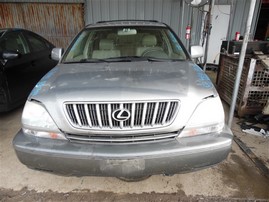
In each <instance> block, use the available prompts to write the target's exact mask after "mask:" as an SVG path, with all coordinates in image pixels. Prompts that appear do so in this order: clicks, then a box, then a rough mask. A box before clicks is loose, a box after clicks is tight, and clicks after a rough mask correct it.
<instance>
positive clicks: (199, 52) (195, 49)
mask: <svg viewBox="0 0 269 202" xmlns="http://www.w3.org/2000/svg"><path fill="white" fill-rule="evenodd" d="M203 56H204V49H203V47H202V46H192V47H191V57H192V58H193V59H195V58H200V57H203Z"/></svg>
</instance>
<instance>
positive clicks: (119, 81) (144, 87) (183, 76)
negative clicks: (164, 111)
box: [30, 61, 215, 101]
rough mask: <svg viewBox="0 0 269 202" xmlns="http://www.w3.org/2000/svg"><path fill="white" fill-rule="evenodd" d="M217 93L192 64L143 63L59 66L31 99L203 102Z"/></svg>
mask: <svg viewBox="0 0 269 202" xmlns="http://www.w3.org/2000/svg"><path fill="white" fill-rule="evenodd" d="M214 93H215V92H214V88H213V85H212V83H211V81H210V80H209V78H208V77H207V76H206V75H205V74H204V73H203V71H202V70H201V69H200V68H199V67H198V66H197V65H194V64H193V63H192V62H188V61H179V62H146V61H145V62H144V61H143V62H117V63H115V62H114V63H82V64H59V65H58V66H57V67H56V68H54V69H53V70H52V71H50V72H49V73H48V74H47V75H46V76H44V77H43V79H42V80H41V81H40V82H39V83H38V84H37V85H36V87H35V88H34V89H33V91H32V93H31V96H30V97H31V98H33V99H37V100H40V101H43V100H44V101H45V100H47V99H55V98H56V99H63V100H65V101H126V100H152V99H153V100H154V99H179V98H182V97H186V96H193V97H197V98H199V99H202V98H204V97H207V96H210V95H212V94H214ZM190 94H191V95H190Z"/></svg>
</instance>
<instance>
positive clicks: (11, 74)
mask: <svg viewBox="0 0 269 202" xmlns="http://www.w3.org/2000/svg"><path fill="white" fill-rule="evenodd" d="M0 45H1V49H2V51H15V52H17V53H19V57H18V58H15V59H10V60H7V61H5V64H4V65H3V67H2V69H3V72H2V74H3V75H2V84H1V85H2V88H3V89H4V91H5V95H6V98H7V102H8V104H9V105H18V104H21V103H22V102H23V101H24V100H25V99H26V97H27V96H28V93H29V82H28V81H27V76H28V71H29V69H31V66H32V64H31V53H30V48H29V45H28V44H27V41H26V40H25V38H24V37H23V35H22V32H21V31H20V30H15V31H9V32H7V33H5V35H4V36H2V37H1V39H0Z"/></svg>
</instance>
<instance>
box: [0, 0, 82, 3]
mask: <svg viewBox="0 0 269 202" xmlns="http://www.w3.org/2000/svg"><path fill="white" fill-rule="evenodd" d="M0 2H5V3H84V2H85V0H0Z"/></svg>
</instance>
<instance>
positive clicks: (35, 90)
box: [30, 68, 58, 96]
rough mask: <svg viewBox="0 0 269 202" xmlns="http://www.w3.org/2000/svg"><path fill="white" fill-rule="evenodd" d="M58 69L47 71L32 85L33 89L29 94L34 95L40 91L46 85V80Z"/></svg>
mask: <svg viewBox="0 0 269 202" xmlns="http://www.w3.org/2000/svg"><path fill="white" fill-rule="evenodd" d="M57 71H58V68H54V69H52V70H51V71H49V72H48V73H47V74H46V75H45V76H44V77H43V78H42V79H41V80H40V81H39V82H38V83H37V84H36V85H35V87H34V89H33V90H32V92H31V93H30V96H36V95H38V94H39V93H40V91H41V90H42V89H43V88H44V87H47V86H48V84H47V83H48V80H49V79H50V78H51V77H52V76H53V75H55V74H56V72H57Z"/></svg>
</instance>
